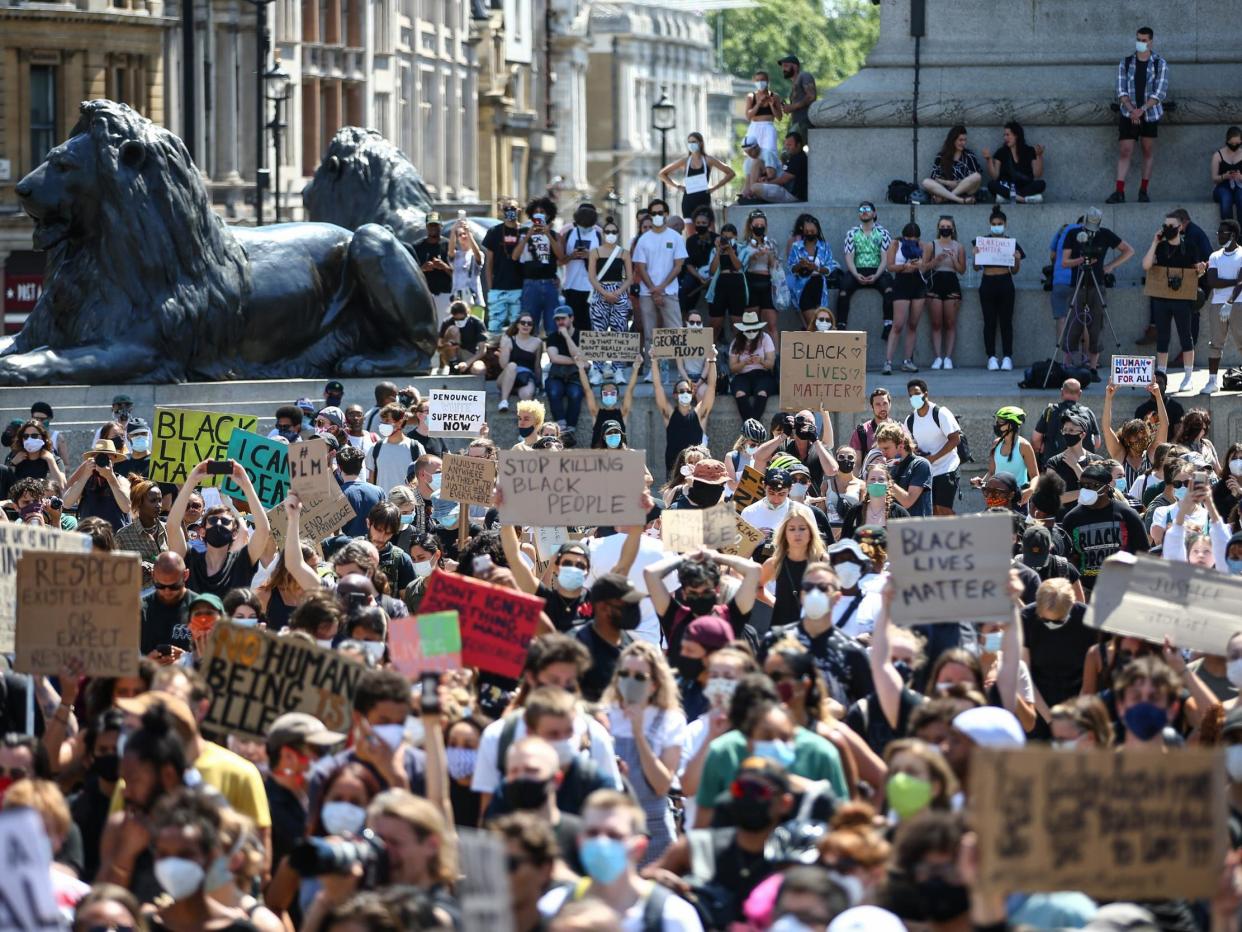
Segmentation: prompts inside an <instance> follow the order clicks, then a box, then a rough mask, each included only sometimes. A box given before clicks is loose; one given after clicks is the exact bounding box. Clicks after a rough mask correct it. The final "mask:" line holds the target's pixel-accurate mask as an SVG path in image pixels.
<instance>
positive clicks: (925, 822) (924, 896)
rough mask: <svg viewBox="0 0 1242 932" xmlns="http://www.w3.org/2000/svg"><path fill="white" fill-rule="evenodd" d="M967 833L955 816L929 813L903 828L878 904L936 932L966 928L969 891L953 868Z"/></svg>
mask: <svg viewBox="0 0 1242 932" xmlns="http://www.w3.org/2000/svg"><path fill="white" fill-rule="evenodd" d="M965 830H966V829H965V821H964V819H963V817H962V815H961V814H960V813H956V812H952V813H951V812H932V813H927V814H925V815H924V816H922V817H921V818H918V819H912V820H910V821H909V822H905V823H903V824H902V825H901V826H900V828H899V829H898V831H897V835H896V837H895V839H894V848H893V863H892V865H891V866H890V868H889V874H888V877H887V879H886V880H885V882H884V884H883V885H882V886H881V887H880V889H879V890H878V891H877V894H876V903H877V905H878V906H880V907H881V908H882V909H886V910H888V911H890V912H891V913H893V914H895V915H896V916H897V917H898V918H900V919H901V920H902V921H903V922H907V923H917V924H918V926H919V927H920V928H928V929H932V930H936V932H940V930H944V932H950V930H958V929H968V928H970V909H971V891H970V888H969V887H967V886H966V884H965V882H964V878H963V877H962V875H961V874H960V873H959V871H958V866H957V865H958V863H959V846H960V845H961V842H962V836H963V835H964V834H965ZM1002 915H1003V913H1002ZM980 928H982V927H980ZM987 928H991V926H988V927H987Z"/></svg>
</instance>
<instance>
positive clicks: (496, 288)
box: [483, 201, 522, 338]
mask: <svg viewBox="0 0 1242 932" xmlns="http://www.w3.org/2000/svg"><path fill="white" fill-rule="evenodd" d="M500 213H501V216H502V217H503V218H504V221H503V222H502V223H498V224H496V226H494V227H492V228H491V229H490V230H488V231H487V235H486V236H484V237H483V248H484V249H485V250H486V251H487V263H486V264H485V265H484V266H483V287H484V289H485V290H486V291H487V332H488V333H490V334H491V335H492V336H494V337H497V338H499V337H500V334H501V333H502V332H503V331H504V330H505V329H506V328H507V327H509V325H511V324H512V323H513V322H514V321H515V320H517V318H518V314H520V313H521V311H522V266H521V265H520V264H519V263H518V262H517V261H516V260H514V258H513V247H514V246H516V245H517V244H518V238H519V236H520V235H521V234H520V231H519V230H518V209H517V204H516V203H515V202H513V201H505V202H504V203H502V204H501V210H500Z"/></svg>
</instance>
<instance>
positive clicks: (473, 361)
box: [423, 227, 496, 446]
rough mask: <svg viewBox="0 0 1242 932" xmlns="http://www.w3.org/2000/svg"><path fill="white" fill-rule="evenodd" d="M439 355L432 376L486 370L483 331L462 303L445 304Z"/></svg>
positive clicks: (476, 373)
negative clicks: (447, 311) (445, 309)
mask: <svg viewBox="0 0 1242 932" xmlns="http://www.w3.org/2000/svg"><path fill="white" fill-rule="evenodd" d="M492 229H496V227H493V228H492ZM489 232H490V231H489ZM439 352H440V368H439V371H438V372H436V371H434V370H433V371H432V373H431V374H432V375H483V374H484V373H485V372H486V371H487V366H486V364H485V363H484V362H483V357H484V356H485V355H487V332H486V331H485V330H484V329H483V325H482V324H481V323H479V321H478V319H477V318H475V317H471V316H470V308H468V307H466V304H465V302H464V301H454V302H453V303H452V304H450V305H449V319H448V320H446V321H445V322H444V323H443V324H441V325H440V345H439ZM423 446H426V444H423Z"/></svg>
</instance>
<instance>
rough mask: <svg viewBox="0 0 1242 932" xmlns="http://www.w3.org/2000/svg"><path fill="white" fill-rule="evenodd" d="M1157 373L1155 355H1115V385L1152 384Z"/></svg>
mask: <svg viewBox="0 0 1242 932" xmlns="http://www.w3.org/2000/svg"><path fill="white" fill-rule="evenodd" d="M1155 374H1156V357H1155V356H1114V357H1113V384H1114V385H1150V384H1151V383H1152V379H1153V378H1154V377H1155Z"/></svg>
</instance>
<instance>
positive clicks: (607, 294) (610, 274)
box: [575, 217, 638, 397]
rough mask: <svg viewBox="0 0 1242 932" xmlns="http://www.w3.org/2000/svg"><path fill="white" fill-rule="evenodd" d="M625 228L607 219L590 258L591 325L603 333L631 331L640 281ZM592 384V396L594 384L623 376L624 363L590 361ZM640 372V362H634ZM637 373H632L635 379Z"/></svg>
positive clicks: (579, 361)
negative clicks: (624, 237)
mask: <svg viewBox="0 0 1242 932" xmlns="http://www.w3.org/2000/svg"><path fill="white" fill-rule="evenodd" d="M620 234H621V227H620V225H619V224H618V223H617V220H616V218H615V217H608V218H607V219H605V220H604V238H603V241H602V242H601V243H598V244H596V246H595V248H594V249H592V250H591V254H590V256H589V257H588V260H587V280H588V281H589V282H590V285H591V294H590V302H589V309H590V315H591V319H590V327H589V328H588V329H590V330H595V331H599V332H601V333H603V332H606V331H612V332H615V333H625V332H626V331H628V330H629V326H630V317H631V315H632V313H633V310H634V308H633V305H632V304H631V303H630V286H631V285H633V284H634V283H635V281H636V278H635V276H634V267H633V264H632V258H631V255H630V251H629V250H628V249H626V248H625V246H624V245H623V244H622V243H621V242H620V241H619V238H620ZM575 361H576V362H578V364H579V367H580V369H581V368H582V367H583V366H585V365H587V363H588V361H587V360H586V358H585V357H582V358H581V359H580V360H575ZM590 366H591V373H590V380H589V383H588V384H586V385H584V386H583V388H584V390H585V391H586V393H587V396H588V397H590V396H591V391H590V386H592V385H599V384H600V383H601V382H603V381H604V380H605V379H607V380H609V381H611V380H612V379H614V378H617V379H620V378H622V375H621V373H622V372H623V371H624V368H625V367H624V364H622V363H621V362H620V361H619V360H611V359H596V360H593V361H591V362H590ZM634 369H635V371H637V369H638V364H637V363H635V364H634ZM584 375H585V373H584ZM634 379H635V376H634V375H633V374H631V382H632V381H634Z"/></svg>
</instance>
